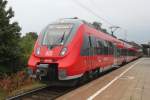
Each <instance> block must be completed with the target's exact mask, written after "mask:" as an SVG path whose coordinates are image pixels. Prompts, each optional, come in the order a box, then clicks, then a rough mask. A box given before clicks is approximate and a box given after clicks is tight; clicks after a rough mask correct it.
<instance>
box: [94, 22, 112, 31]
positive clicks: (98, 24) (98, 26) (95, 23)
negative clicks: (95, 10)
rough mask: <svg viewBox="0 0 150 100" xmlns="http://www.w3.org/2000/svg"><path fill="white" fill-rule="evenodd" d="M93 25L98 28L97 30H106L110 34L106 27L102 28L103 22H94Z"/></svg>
mask: <svg viewBox="0 0 150 100" xmlns="http://www.w3.org/2000/svg"><path fill="white" fill-rule="evenodd" d="M92 25H93V26H94V28H95V29H97V30H99V31H101V32H104V33H106V34H109V33H108V32H107V30H106V29H104V28H102V23H99V22H93V24H92Z"/></svg>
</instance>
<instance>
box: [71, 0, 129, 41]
mask: <svg viewBox="0 0 150 100" xmlns="http://www.w3.org/2000/svg"><path fill="white" fill-rule="evenodd" d="M72 1H73V2H74V3H76V4H77V5H78V6H79V7H81V8H83V9H84V10H86V11H88V12H89V13H91V14H93V15H94V16H96V17H97V18H99V19H100V20H102V21H104V22H106V23H107V24H108V25H109V26H110V27H112V26H115V27H118V26H116V25H114V24H112V23H111V22H109V21H108V20H106V19H105V18H103V17H101V16H100V15H99V14H97V13H96V12H94V11H93V10H92V9H90V8H89V7H87V6H85V5H84V4H82V3H81V2H79V1H78V0H72ZM89 1H90V2H91V3H92V1H91V0H89ZM92 4H93V3H92ZM95 7H96V6H95ZM96 8H97V7H96ZM97 9H98V8H97ZM110 27H109V29H110ZM119 28H120V29H122V30H124V34H125V40H127V30H126V29H124V28H122V27H120V26H119Z"/></svg>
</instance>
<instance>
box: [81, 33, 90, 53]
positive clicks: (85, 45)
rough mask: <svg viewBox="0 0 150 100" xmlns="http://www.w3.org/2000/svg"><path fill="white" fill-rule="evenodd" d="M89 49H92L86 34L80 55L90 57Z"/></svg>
mask: <svg viewBox="0 0 150 100" xmlns="http://www.w3.org/2000/svg"><path fill="white" fill-rule="evenodd" d="M89 48H90V44H89V37H88V36H87V34H86V33H85V34H84V37H83V43H82V47H81V50H80V54H81V55H83V56H88V55H89Z"/></svg>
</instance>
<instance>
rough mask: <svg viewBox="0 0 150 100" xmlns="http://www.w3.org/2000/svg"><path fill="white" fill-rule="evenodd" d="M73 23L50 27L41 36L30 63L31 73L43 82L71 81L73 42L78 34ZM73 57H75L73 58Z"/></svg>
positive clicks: (54, 24) (73, 53)
mask: <svg viewBox="0 0 150 100" xmlns="http://www.w3.org/2000/svg"><path fill="white" fill-rule="evenodd" d="M74 27H77V26H76V25H75V24H73V23H66V22H57V23H53V24H50V25H48V26H47V27H46V28H45V29H44V30H43V31H42V32H41V33H40V35H39V37H38V39H37V41H36V43H35V46H34V50H33V52H32V54H31V56H30V58H29V61H28V69H29V73H30V75H31V76H32V77H35V78H38V79H40V80H42V81H57V80H69V79H70V77H69V76H70V75H69V73H71V72H70V71H69V70H68V68H69V66H72V64H73V63H74V62H75V61H74V60H75V59H74V58H73V57H74V56H73V55H76V54H75V53H76V51H72V52H71V54H72V55H70V51H71V49H72V47H73V46H72V45H71V41H72V40H73V37H74V36H75V34H76V30H77V29H75V28H74ZM71 56H73V57H71Z"/></svg>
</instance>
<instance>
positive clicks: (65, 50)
mask: <svg viewBox="0 0 150 100" xmlns="http://www.w3.org/2000/svg"><path fill="white" fill-rule="evenodd" d="M66 52H67V48H66V47H65V48H63V49H62V50H61V52H60V55H61V56H64V55H65V54H66Z"/></svg>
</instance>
